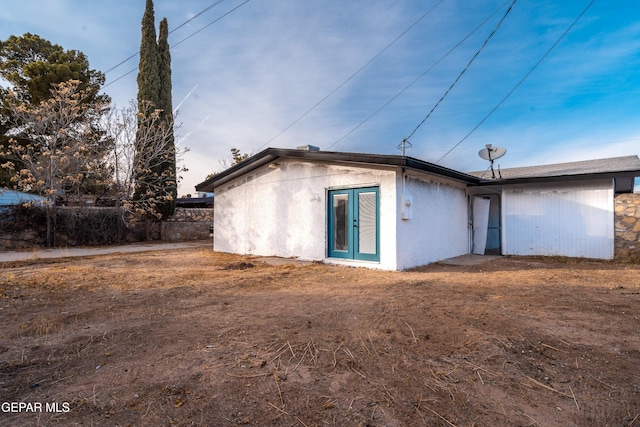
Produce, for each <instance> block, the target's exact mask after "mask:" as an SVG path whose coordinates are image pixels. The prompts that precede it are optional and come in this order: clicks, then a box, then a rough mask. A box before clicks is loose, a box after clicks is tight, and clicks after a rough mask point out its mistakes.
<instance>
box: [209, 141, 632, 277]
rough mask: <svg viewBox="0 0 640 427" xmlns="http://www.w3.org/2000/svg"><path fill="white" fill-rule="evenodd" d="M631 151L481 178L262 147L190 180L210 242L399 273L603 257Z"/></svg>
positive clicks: (400, 162)
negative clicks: (205, 206)
mask: <svg viewBox="0 0 640 427" xmlns="http://www.w3.org/2000/svg"><path fill="white" fill-rule="evenodd" d="M635 176H640V159H639V158H638V157H637V156H627V157H618V158H613V159H602V160H594V161H586V162H574V163H565V164H557V165H549V166H540V167H533V168H517V169H503V170H502V171H501V177H499V178H497V179H493V178H487V177H485V176H482V174H470V173H463V172H458V171H455V170H452V169H448V168H444V167H441V166H438V165H435V164H432V163H429V162H425V161H422V160H419V159H415V158H411V157H404V156H395V155H375V154H357V153H343V152H327V151H319V150H315V149H277V148H268V149H266V150H264V151H262V152H260V153H258V154H256V155H254V156H251V157H250V158H248V159H246V160H245V161H243V162H241V163H239V164H237V165H235V166H233V167H231V168H229V169H227V170H225V171H224V172H222V173H220V174H218V175H216V176H214V177H213V178H211V179H209V180H207V181H204V182H202V183H201V184H198V185H197V186H196V190H197V191H212V192H214V193H215V197H216V207H215V214H214V249H215V250H217V251H222V252H231V253H238V254H253V255H263V256H279V257H297V258H300V259H306V260H318V261H324V262H329V263H337V264H348V265H355V266H367V267H373V268H380V269H386V270H404V269H408V268H412V267H416V266H419V265H424V264H428V263H431V262H435V261H439V260H442V259H446V258H450V257H455V256H458V255H464V254H468V253H476V254H485V253H495V254H503V255H564V256H571V257H588V258H601V259H611V258H613V256H614V195H615V194H616V193H618V192H630V191H632V188H633V179H634V177H635Z"/></svg>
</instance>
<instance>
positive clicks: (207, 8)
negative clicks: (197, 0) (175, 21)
mask: <svg viewBox="0 0 640 427" xmlns="http://www.w3.org/2000/svg"><path fill="white" fill-rule="evenodd" d="M223 1H224V0H218V1H216V2H215V3H212V4H210V5H209V6H207V7H206V8H205V9H203V10H201V11H200V12H198V13H196V14H195V15H194V16H192V17H191V18H189V19H187V20H186V21H184V22H183V23H182V24H180V25H178V26H177V27H176V28H174V29H173V30H171V31H169V34H171V33H173V32H174V31H176V30H177V29H179V28H182V27H184V26H185V25H187V24H188V23H189V22H191V21H193V20H194V19H196V18H197V17H199V16H200V15H202V14H203V13H205V12H207V11H209V10H211V9H213V8H214V7H215V6H217V5H219V4H220V3H222V2H223ZM138 55H140V52H136V53H134V54H132V55H131V56H129V57H128V58H126V59H124V60H122V61H120V62H118V63H117V64H116V65H114V66H113V67H111V68H109V69H108V70H107V71H105V72H104V73H105V74H107V73H109V72H111V71H113V70H115V69H116V68H118V67H119V66H121V65H123V64H125V63H127V62H129V61H130V60H132V59H133V58H135V57H136V56H138Z"/></svg>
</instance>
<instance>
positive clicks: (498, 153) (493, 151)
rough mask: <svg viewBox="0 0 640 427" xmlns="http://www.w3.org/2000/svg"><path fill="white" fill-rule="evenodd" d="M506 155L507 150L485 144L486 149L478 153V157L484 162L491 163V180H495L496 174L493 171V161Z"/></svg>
mask: <svg viewBox="0 0 640 427" xmlns="http://www.w3.org/2000/svg"><path fill="white" fill-rule="evenodd" d="M505 154H507V149H506V148H502V147H493V146H491V144H487V146H486V148H483V149H482V150H480V151H478V156H480V158H482V159H484V160H489V162H490V163H491V175H492V176H493V179H495V178H496V173H495V172H494V170H493V161H494V160H496V159H499V158H500V157H502V156H504V155H505Z"/></svg>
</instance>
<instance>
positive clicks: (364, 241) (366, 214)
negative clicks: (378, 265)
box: [358, 192, 377, 255]
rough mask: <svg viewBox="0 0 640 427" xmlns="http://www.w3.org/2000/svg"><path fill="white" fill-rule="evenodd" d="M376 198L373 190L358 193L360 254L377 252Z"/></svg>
mask: <svg viewBox="0 0 640 427" xmlns="http://www.w3.org/2000/svg"><path fill="white" fill-rule="evenodd" d="M376 199H377V194H376V193H375V192H372V193H358V252H359V253H361V254H372V255H375V254H376V252H377V244H376V242H377V236H376V233H377V227H376V225H377V224H376V223H377V221H376V213H377V209H376Z"/></svg>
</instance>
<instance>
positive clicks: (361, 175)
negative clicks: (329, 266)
mask: <svg viewBox="0 0 640 427" xmlns="http://www.w3.org/2000/svg"><path fill="white" fill-rule="evenodd" d="M277 163H278V164H279V165H280V167H279V168H277V169H270V168H269V167H268V166H263V167H261V168H259V169H256V170H255V171H252V172H250V173H248V174H246V175H243V176H242V177H239V178H238V179H236V180H233V181H230V182H228V183H226V184H224V185H222V186H220V187H216V188H215V197H216V207H215V214H214V233H215V234H214V249H215V250H217V251H222V252H232V253H239V254H253V255H261V256H280V257H298V258H300V259H307V260H318V261H321V260H327V259H326V252H327V243H326V242H327V235H326V233H327V218H326V215H327V191H328V190H331V189H338V188H356V187H369V186H379V188H380V262H379V263H375V264H373V263H366V262H362V261H349V263H350V264H355V265H370V266H372V267H376V268H384V269H390V270H395V269H396V256H395V255H396V252H395V251H396V245H395V241H396V238H395V232H396V229H395V221H396V216H395V207H396V203H395V196H396V194H395V191H396V190H395V188H396V187H395V184H396V182H395V176H396V173H395V170H392V169H374V168H361V167H353V166H340V165H330V164H324V163H315V162H314V163H311V162H305V161H301V160H294V159H278V160H277ZM329 261H332V260H329Z"/></svg>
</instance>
